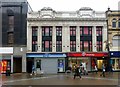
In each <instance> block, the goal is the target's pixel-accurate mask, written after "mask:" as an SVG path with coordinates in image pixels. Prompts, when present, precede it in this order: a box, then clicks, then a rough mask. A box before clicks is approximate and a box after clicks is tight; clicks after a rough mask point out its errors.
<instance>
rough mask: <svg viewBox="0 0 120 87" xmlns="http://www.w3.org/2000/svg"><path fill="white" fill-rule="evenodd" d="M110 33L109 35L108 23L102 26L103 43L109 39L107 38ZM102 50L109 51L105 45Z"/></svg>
mask: <svg viewBox="0 0 120 87" xmlns="http://www.w3.org/2000/svg"><path fill="white" fill-rule="evenodd" d="M107 37H108V35H107V25H104V26H103V28H102V44H104V42H105V41H107V39H108V38H107ZM102 50H103V52H105V51H107V50H105V47H104V46H103V47H102Z"/></svg>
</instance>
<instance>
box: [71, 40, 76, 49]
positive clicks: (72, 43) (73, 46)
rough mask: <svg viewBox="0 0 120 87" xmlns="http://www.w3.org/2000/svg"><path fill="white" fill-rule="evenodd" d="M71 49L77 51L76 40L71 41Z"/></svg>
mask: <svg viewBox="0 0 120 87" xmlns="http://www.w3.org/2000/svg"><path fill="white" fill-rule="evenodd" d="M70 51H76V41H70Z"/></svg>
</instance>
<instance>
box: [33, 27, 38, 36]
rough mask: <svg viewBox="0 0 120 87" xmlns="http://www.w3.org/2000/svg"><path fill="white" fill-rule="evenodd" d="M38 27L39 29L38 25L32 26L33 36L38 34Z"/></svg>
mask: <svg viewBox="0 0 120 87" xmlns="http://www.w3.org/2000/svg"><path fill="white" fill-rule="evenodd" d="M37 29H38V27H37V26H34V27H32V36H37V34H38V32H37Z"/></svg>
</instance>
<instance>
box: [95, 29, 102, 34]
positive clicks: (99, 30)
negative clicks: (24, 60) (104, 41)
mask: <svg viewBox="0 0 120 87" xmlns="http://www.w3.org/2000/svg"><path fill="white" fill-rule="evenodd" d="M96 34H97V36H102V27H96Z"/></svg>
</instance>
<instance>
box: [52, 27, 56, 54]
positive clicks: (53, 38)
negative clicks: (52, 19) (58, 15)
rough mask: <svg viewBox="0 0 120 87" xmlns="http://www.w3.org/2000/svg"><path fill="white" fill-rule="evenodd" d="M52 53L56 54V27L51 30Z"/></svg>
mask: <svg viewBox="0 0 120 87" xmlns="http://www.w3.org/2000/svg"><path fill="white" fill-rule="evenodd" d="M52 52H56V27H55V26H53V29H52Z"/></svg>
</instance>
